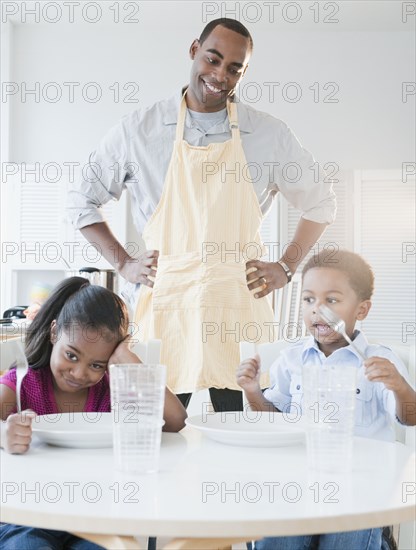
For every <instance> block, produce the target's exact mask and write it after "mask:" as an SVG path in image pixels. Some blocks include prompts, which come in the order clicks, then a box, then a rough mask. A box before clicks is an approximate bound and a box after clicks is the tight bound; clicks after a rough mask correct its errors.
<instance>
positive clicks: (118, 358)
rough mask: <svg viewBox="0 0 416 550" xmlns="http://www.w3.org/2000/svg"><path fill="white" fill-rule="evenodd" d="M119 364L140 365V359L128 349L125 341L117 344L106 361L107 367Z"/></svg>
mask: <svg viewBox="0 0 416 550" xmlns="http://www.w3.org/2000/svg"><path fill="white" fill-rule="evenodd" d="M119 363H141V361H140V358H139V357H138V356H137V355H136V354H135V353H133V352H132V351H131V350H130V349H129V344H128V341H127V340H123V341H122V342H120V343H119V344H118V346H117V347H116V349H115V350H114V351H113V353H112V354H111V357H110V359H109V360H108V365H112V364H114V365H116V364H119Z"/></svg>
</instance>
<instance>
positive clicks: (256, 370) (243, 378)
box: [237, 355, 261, 393]
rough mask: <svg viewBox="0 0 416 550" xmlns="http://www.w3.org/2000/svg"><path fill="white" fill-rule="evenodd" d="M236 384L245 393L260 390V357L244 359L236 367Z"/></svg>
mask: <svg viewBox="0 0 416 550" xmlns="http://www.w3.org/2000/svg"><path fill="white" fill-rule="evenodd" d="M237 384H238V385H239V386H240V387H241V388H243V390H244V391H245V392H246V393H254V392H258V391H261V389H260V357H259V356H258V355H256V356H255V357H254V358H253V359H246V360H245V361H243V362H242V363H241V364H240V365H239V367H238V369H237Z"/></svg>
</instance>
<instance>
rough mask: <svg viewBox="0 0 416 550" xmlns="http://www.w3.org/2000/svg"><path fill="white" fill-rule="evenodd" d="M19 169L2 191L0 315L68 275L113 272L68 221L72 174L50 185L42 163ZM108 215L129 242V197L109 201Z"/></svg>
mask: <svg viewBox="0 0 416 550" xmlns="http://www.w3.org/2000/svg"><path fill="white" fill-rule="evenodd" d="M16 169H17V172H16V174H15V175H14V176H13V177H10V176H9V177H8V178H5V179H3V182H2V189H1V198H2V259H1V270H2V285H1V306H0V310H1V311H0V313H3V311H4V310H5V309H7V308H8V307H11V306H13V305H18V304H20V305H26V304H28V303H30V302H31V301H32V298H31V295H32V294H33V291H35V292H36V287H37V288H41V287H42V286H46V287H48V286H49V287H50V286H54V285H55V284H56V283H57V282H59V281H60V280H61V279H63V278H64V277H65V276H66V275H67V272H68V271H72V270H78V269H79V268H80V267H83V266H87V265H89V266H94V267H97V268H100V269H106V268H111V266H110V265H109V263H108V262H107V261H106V260H105V259H104V258H103V257H102V256H101V254H100V252H99V251H97V250H96V249H95V248H94V246H93V245H91V244H90V243H88V242H87V241H86V240H85V239H84V238H83V237H82V235H81V233H80V232H79V231H76V230H75V229H74V227H73V226H72V224H71V223H70V222H69V221H68V220H67V218H66V212H65V207H66V198H67V193H68V189H69V186H70V185H71V183H70V177H69V176H70V174H69V172H68V173H65V172H62V173H61V174H60V177H59V178H58V179H57V181H54V182H51V179H52V178H51V176H50V174H49V176H48V178H47V179H48V181H45V179H44V178H42V174H43V173H45V172H43V170H42V166H41V165H38V164H37V165H33V166H28V165H16ZM75 177H78V176H77V175H75ZM103 212H104V215H105V218H106V220H107V221H108V223H109V225H110V226H111V228H112V230H113V232H114V233H115V235H116V236H117V237H118V239H119V240H120V242H121V243H124V242H126V197H125V196H123V197H122V198H121V200H120V201H119V202H116V201H114V202H111V203H108V204H107V205H105V206H104V207H103Z"/></svg>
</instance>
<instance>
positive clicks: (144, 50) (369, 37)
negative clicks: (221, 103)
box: [8, 2, 415, 169]
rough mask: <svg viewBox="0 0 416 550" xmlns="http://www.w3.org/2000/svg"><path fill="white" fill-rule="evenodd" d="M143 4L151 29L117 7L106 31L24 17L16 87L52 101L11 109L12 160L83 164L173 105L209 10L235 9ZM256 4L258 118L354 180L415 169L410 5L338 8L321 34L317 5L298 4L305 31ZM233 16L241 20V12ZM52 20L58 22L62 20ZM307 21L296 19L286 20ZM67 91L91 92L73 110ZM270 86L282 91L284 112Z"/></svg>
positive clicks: (246, 90)
mask: <svg viewBox="0 0 416 550" xmlns="http://www.w3.org/2000/svg"><path fill="white" fill-rule="evenodd" d="M129 4H131V5H133V4H135V3H132V2H130V3H129ZM136 4H137V5H138V8H139V11H138V12H137V14H135V15H133V18H136V19H138V20H139V22H138V23H131V24H126V23H124V24H123V23H122V22H120V23H118V24H116V23H111V19H112V18H114V12H112V11H110V9H109V7H110V6H111V5H113V3H112V2H106V3H103V4H102V6H103V8H102V10H103V16H102V18H101V21H99V22H97V23H96V24H91V23H86V22H85V21H82V18H81V16H78V17H77V16H76V14H77V12H75V21H74V23H72V24H71V23H68V22H65V17H64V16H63V17H62V20H61V22H59V23H49V24H48V23H46V22H45V20H44V18H43V17H42V13H40V22H39V23H38V24H36V23H35V24H28V22H30V21H32V20H33V16H32V17H30V16H28V17H27V21H28V22H26V23H22V22H21V16H22V14H17V15H15V16H14V25H15V28H14V35H13V40H12V73H11V75H10V79H11V81H13V82H15V83H16V85H17V86H18V87H19V92H21V89H22V86H23V85H24V84H22V83H26V85H27V87H28V88H32V87H33V86H34V83H35V82H39V83H40V90H41V95H40V100H39V102H35V99H34V96H33V95H28V96H27V98H26V102H22V98H21V95H20V94H16V95H15V96H14V97H13V98H11V101H10V102H9V104H10V105H11V143H10V145H11V147H10V158H9V159H8V160H11V161H15V162H21V161H25V162H35V161H39V162H50V161H56V162H64V161H81V160H83V159H85V158H86V157H87V155H88V153H89V151H90V150H91V149H92V148H93V147H94V145H95V144H96V142H97V141H98V140H99V139H100V137H101V136H102V135H103V133H104V132H105V131H106V130H107V129H108V128H109V127H111V125H113V124H114V123H115V122H116V121H117V120H118V118H119V117H121V116H122V115H123V114H124V113H127V112H129V111H131V110H132V109H135V108H137V107H144V106H146V105H147V104H149V103H151V102H153V101H154V100H157V99H159V98H162V97H165V96H167V95H169V94H171V93H172V92H174V91H175V90H177V89H178V88H179V87H180V86H181V85H182V84H185V83H186V82H187V79H188V74H189V70H190V61H189V58H188V54H187V52H188V47H189V45H190V43H191V41H192V39H193V38H195V37H196V36H197V35H198V34H199V32H200V31H201V30H202V28H203V26H204V24H205V22H206V21H205V20H206V19H208V17H205V15H206V11H207V10H208V11H213V10H214V9H218V10H220V6H221V4H224V3H214V2H205V3H201V2H175V3H173V2H153V3H150V2H144V3H143V2H140V3H136ZM251 4H252V5H257V16H259V15H261V18H260V20H259V21H258V22H251V23H250V21H253V19H254V18H255V15H256V13H255V12H254V11H253V9H254V8H252V11H249V10H246V12H244V11H242V10H241V9H240V15H241V16H245V19H246V20H244V19H243V18H242V22H245V23H246V24H247V26H248V27H249V28H250V30H251V31H252V33H253V36H254V41H255V50H254V55H253V58H252V62H251V66H250V68H249V71H248V73H247V75H246V78H245V81H243V83H242V90H241V92H242V93H241V95H242V96H243V98H244V99H246V100H249V102H252V100H253V99H255V98H256V94H257V95H258V101H254V102H252V104H253V105H254V106H255V107H257V108H259V109H261V110H266V111H268V112H270V113H272V114H274V115H276V116H278V117H280V118H282V119H283V120H285V122H287V123H288V124H289V125H290V126H291V127H292V129H293V130H294V131H295V133H296V134H297V135H298V137H299V138H300V140H301V142H302V143H303V144H304V146H305V147H307V148H308V149H310V150H311V151H312V152H313V153H314V154H315V156H316V157H317V158H318V159H319V160H321V161H323V162H328V161H332V162H337V163H338V164H339V165H340V168H342V169H354V168H362V169H371V168H379V169H389V168H391V169H393V168H400V166H401V164H402V162H403V161H408V160H409V159H410V160H411V159H412V158H413V151H414V148H415V140H414V123H413V121H414V117H415V109H414V101H413V98H409V100H408V101H407V103H403V102H402V83H403V82H414V80H415V72H414V66H415V48H414V35H413V32H412V29H413V28H414V17H413V18H410V17H409V18H408V19H409V20H408V22H407V23H403V22H402V21H401V17H402V13H401V10H402V6H401V4H402V3H401V2H376V3H375V2H370V4H373V7H375V6H374V5H375V4H377V9H373V10H372V11H368V10H367V11H366V9H364V8H365V5H367V4H368V3H366V2H362V3H359V2H358V3H354V2H338V3H337V4H338V5H340V11H339V13H338V14H337V15H336V16H333V18H335V17H338V18H339V20H340V22H339V23H334V24H324V23H320V24H313V21H312V19H313V13H312V11H311V10H310V9H309V8H310V6H311V5H312V2H310V3H309V2H303V3H298V4H299V5H302V16H301V19H300V20H299V22H298V23H293V24H289V23H288V22H287V21H284V20H283V18H282V12H281V11H279V10H278V9H277V8H276V12H275V16H274V17H275V22H274V23H271V22H270V17H268V18H267V17H266V15H267V12H266V10H265V6H264V5H263V4H262V3H261V2H257V3H253V2H252V3H251ZM276 4H277V3H276ZM280 4H281V5H282V6H283V7H284V6H285V5H288V4H289V3H287V2H285V3H280ZM292 4H293V3H292ZM332 4H335V3H332ZM360 4H361V5H360ZM226 5H227V6H229V9H232V7H233V6H234V11H235V3H233V2H229V3H227V4H226ZM354 5H356V6H355V7H354ZM120 6H121V7H120V18H123V17H126V14H127V13H129V11H128V10H127V8H126V10H124V8H123V5H122V4H120ZM363 6H364V8H363ZM387 8H388V9H387ZM129 10H130V12H131V8H129ZM204 10H205V12H204ZM259 10H260V11H259ZM46 13H47V16H48V17H49V18H52V19H53V17H54V13H53V11H50V12H46ZM65 13H66V12H65V11H64V12H63V14H64V15H65ZM91 14H92V12H91ZM204 14H205V15H204ZM219 14H220V11H218V12H217V14H216V15H219ZM295 15H296V14H294V13H293V12H291V11H287V12H286V19H287V18H292V19H293V18H294V16H295ZM324 15H326V16H329V12H328V13H326V14H325V13H321V14H320V19H322V18H323V16H324ZM19 17H20V19H19ZM204 17H205V19H204ZM211 18H212V17H211ZM66 19H68V17H66ZM104 19H105V22H103V21H104ZM247 19H248V21H247ZM208 20H209V19H208ZM377 29H379V30H377ZM389 29H390V30H389ZM49 82H57V83H59V84H60V85H61V89H62V93H63V96H62V99H61V100H60V101H58V102H57V103H48V102H47V101H45V99H44V98H43V97H42V90H43V91H45V90H46V91H48V90H49V92H50V94H51V95H52V93H53V89H52V88H51V87H50V88H45V85H47V84H48V83H49ZM64 82H79V83H80V84H81V85H80V86H79V87H77V88H76V89H75V97H74V102H73V103H70V102H69V100H68V96H69V92H68V88H67V87H65V86H64V85H63V83H64ZM88 82H96V83H98V85H99V87H100V89H101V90H102V99H101V100H100V101H98V102H97V103H89V102H88V101H86V100H85V99H84V98H83V97H82V93H81V88H82V87H83V85H85V84H86V83H88ZM115 82H118V83H120V89H121V101H120V102H118V103H115V102H114V93H113V92H112V91H111V90H110V89H109V86H111V85H112V84H114V83H115ZM127 82H135V83H137V85H138V86H139V91H138V93H137V94H136V95H135V98H137V99H138V100H139V102H138V103H130V104H129V103H125V102H123V101H122V99H123V97H125V96H126V93H127V92H125V91H123V90H122V87H123V85H124V84H125V83H127ZM265 82H273V83H280V86H277V87H276V94H275V98H274V101H270V97H269V93H270V91H271V90H270V85H269V87H268V86H267V85H265V84H264V83H265ZM314 82H318V83H319V87H320V91H321V94H320V100H319V102H318V103H315V102H314V96H313V92H312V91H311V90H309V89H308V88H309V86H311V85H312V84H313V83H314ZM328 82H335V83H336V84H337V85H338V86H339V92H338V93H337V94H336V96H335V99H339V102H338V103H324V102H323V101H322V99H323V98H324V97H325V96H326V95H327V94H328V93H329V92H330V91H331V89H332V88H331V89H329V90H327V91H326V92H325V91H324V90H323V89H322V86H323V85H324V84H325V83H328ZM288 83H296V88H295V86H294V85H291V86H290V87H289V88H288V89H287V92H288V93H289V95H292V94H294V93H296V90H298V91H299V90H301V92H302V97H301V99H300V100H299V101H298V102H295V103H290V102H289V101H287V100H285V99H284V97H283V95H282V92H281V90H282V88H283V86H284V85H285V84H288ZM131 89H132V88H131ZM131 89H130V90H131ZM90 91H91V92H92V91H93V89H92V88H91V89H90ZM292 97H293V95H292Z"/></svg>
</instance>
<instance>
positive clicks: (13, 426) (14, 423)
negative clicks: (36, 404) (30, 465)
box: [1, 409, 36, 454]
mask: <svg viewBox="0 0 416 550" xmlns="http://www.w3.org/2000/svg"><path fill="white" fill-rule="evenodd" d="M35 416H36V413H35V412H34V411H32V410H30V409H26V410H25V411H22V412H21V413H15V414H11V415H10V416H9V417H8V418H7V420H6V421H5V422H3V426H2V438H1V444H2V447H3V449H4V450H5V451H6V452H7V453H13V454H23V453H25V452H26V451H27V450H28V449H29V446H30V442H31V441H32V421H33V419H34V418H35Z"/></svg>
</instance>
